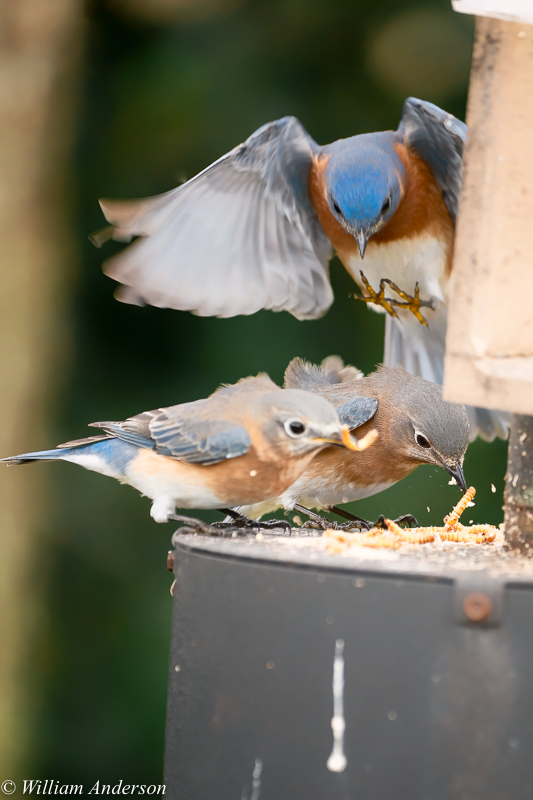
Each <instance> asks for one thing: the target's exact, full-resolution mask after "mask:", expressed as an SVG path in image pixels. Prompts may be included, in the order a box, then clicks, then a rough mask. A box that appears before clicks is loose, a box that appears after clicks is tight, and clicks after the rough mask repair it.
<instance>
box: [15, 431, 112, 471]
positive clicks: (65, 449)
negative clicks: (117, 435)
mask: <svg viewBox="0 0 533 800" xmlns="http://www.w3.org/2000/svg"><path fill="white" fill-rule="evenodd" d="M111 438H113V437H110V436H108V435H103V436H88V437H87V438H85V439H75V440H73V441H72V442H66V443H65V444H58V446H57V447H55V448H54V449H53V450H37V451H36V452H35V453H21V454H20V455H18V456H8V458H0V463H4V464H7V466H8V467H13V466H15V465H16V464H29V463H30V462H31V461H61V460H65V459H68V458H69V457H70V456H71V455H72V454H76V453H80V451H81V450H82V449H85V450H88V449H89V447H90V446H91V445H94V444H96V443H97V442H103V441H105V440H108V439H111Z"/></svg>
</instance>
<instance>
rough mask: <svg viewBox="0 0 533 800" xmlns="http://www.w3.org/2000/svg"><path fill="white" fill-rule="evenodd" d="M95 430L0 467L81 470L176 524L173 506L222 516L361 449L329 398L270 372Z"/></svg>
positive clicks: (102, 424)
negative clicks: (63, 465)
mask: <svg viewBox="0 0 533 800" xmlns="http://www.w3.org/2000/svg"><path fill="white" fill-rule="evenodd" d="M361 402H362V403H363V404H364V402H366V401H363V400H362V401H361ZM92 427H96V428H102V429H103V430H104V431H105V433H104V434H103V435H101V436H91V437H89V438H87V439H78V440H76V441H72V442H67V443H66V444H63V445H59V446H58V448H56V449H55V450H43V451H40V452H37V453H23V454H22V455H18V456H12V457H11V458H4V459H2V460H3V461H5V462H7V464H8V465H12V464H24V463H27V462H29V461H54V460H59V461H72V462H73V463H74V464H80V465H81V466H82V467H85V468H86V469H90V470H93V471H94V472H100V473H102V474H103V475H108V476H110V477H112V478H116V479H117V480H118V481H120V482H121V483H127V484H129V485H130V486H133V487H135V488H136V489H138V491H140V492H141V493H142V494H143V495H146V496H147V497H150V498H151V500H152V501H153V504H152V508H151V511H150V514H151V516H152V517H153V519H154V520H155V521H156V522H166V521H167V520H168V519H188V518H181V517H177V516H176V515H175V514H174V511H175V508H176V507H179V508H203V509H222V508H223V509H225V508H226V507H228V506H229V507H233V506H241V505H249V504H253V503H258V502H262V501H265V500H267V499H268V498H270V497H277V496H278V495H279V494H281V493H282V492H283V491H284V490H285V489H287V487H288V486H290V485H291V484H292V483H294V481H295V480H296V479H297V478H298V476H299V475H300V474H301V473H302V472H303V470H304V469H305V468H306V467H307V466H308V465H309V462H310V461H311V459H312V458H313V457H314V456H315V455H316V454H317V453H318V452H319V451H320V450H321V449H322V448H324V447H327V446H329V445H332V444H338V445H341V446H342V445H344V446H346V447H357V446H358V445H357V440H354V439H353V438H352V437H351V436H350V434H349V431H348V428H347V427H346V426H344V427H342V426H341V423H340V422H339V417H338V415H337V412H336V411H335V408H334V407H333V405H332V404H331V403H330V402H329V401H328V400H326V399H325V398H323V397H321V396H320V395H318V394H316V393H311V392H306V391H304V390H301V389H280V388H279V387H278V386H276V384H275V383H273V382H272V381H271V380H270V378H269V377H268V376H266V375H259V376H257V377H255V378H245V379H243V380H241V381H239V382H238V383H237V384H235V385H233V386H226V387H223V388H221V389H219V390H218V391H216V392H215V393H214V394H212V395H211V396H210V397H209V398H207V399H204V400H198V401H196V402H193V403H183V404H182V405H177V406H170V407H169V408H158V409H156V410H155V411H145V412H144V413H142V414H138V415H137V416H135V417H130V418H129V419H126V420H125V421H123V422H94V423H92ZM371 439H372V437H371ZM368 441H370V440H369V439H368V438H367V442H368ZM363 446H364V445H363ZM200 524H201V523H200Z"/></svg>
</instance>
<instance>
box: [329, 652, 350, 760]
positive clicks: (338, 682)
mask: <svg viewBox="0 0 533 800" xmlns="http://www.w3.org/2000/svg"><path fill="white" fill-rule="evenodd" d="M343 653H344V640H343V639H337V641H336V642H335V656H334V658H333V718H332V720H331V730H332V731H333V750H332V751H331V755H330V757H329V758H328V761H327V767H328V769H329V770H330V772H344V770H345V769H346V764H347V763H348V761H347V759H346V756H345V755H344V729H345V728H346V722H345V721H344V656H343Z"/></svg>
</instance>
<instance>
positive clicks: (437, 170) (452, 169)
mask: <svg viewBox="0 0 533 800" xmlns="http://www.w3.org/2000/svg"><path fill="white" fill-rule="evenodd" d="M398 133H399V134H400V135H401V136H402V137H403V140H404V142H405V144H406V145H407V146H408V147H410V148H411V149H412V150H414V152H415V153H416V154H417V155H419V156H420V158H422V159H423V160H424V161H425V162H426V163H428V164H430V166H431V167H432V169H433V173H434V175H435V179H436V181H437V184H438V186H439V189H440V190H441V192H442V196H443V197H444V202H445V203H446V206H447V208H448V211H449V212H450V214H451V215H452V217H453V219H454V221H455V218H456V216H457V203H458V200H459V192H460V191H461V184H462V182H463V147H464V143H465V142H466V135H467V133H468V128H467V126H466V125H465V123H464V122H461V120H459V119H457V117H454V116H453V114H448V113H447V112H446V111H443V110H442V108H439V107H438V106H435V105H433V103H428V102H426V101H424V100H417V98H416V97H408V98H407V100H405V102H404V104H403V109H402V118H401V121H400V125H399V127H398Z"/></svg>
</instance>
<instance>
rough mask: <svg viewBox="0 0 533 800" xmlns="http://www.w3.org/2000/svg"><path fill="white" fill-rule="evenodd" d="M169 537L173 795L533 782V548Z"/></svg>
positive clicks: (521, 797)
mask: <svg viewBox="0 0 533 800" xmlns="http://www.w3.org/2000/svg"><path fill="white" fill-rule="evenodd" d="M173 542H174V545H175V563H174V572H175V579H176V583H175V590H174V600H173V603H174V607H173V622H172V642H171V656H170V675H169V695H168V713H167V732H166V752H165V783H166V787H167V788H166V796H167V797H169V798H171V799H172V800H174V798H175V799H176V800H178V799H179V800H359V798H361V800H374V799H375V800H450V799H451V798H457V799H458V800H531V798H533V631H532V623H533V565H532V564H531V561H529V560H528V559H525V558H523V557H520V556H516V555H506V556H505V555H502V553H501V551H497V550H496V549H492V550H491V548H490V547H485V548H475V549H473V548H466V547H460V546H457V545H456V546H453V545H446V546H445V547H444V548H443V550H441V551H436V550H435V549H431V550H428V549H427V548H424V547H419V548H416V547H410V548H407V552H404V548H402V552H401V553H399V552H398V551H376V550H366V551H365V552H364V553H361V549H360V548H358V553H357V554H356V555H353V556H352V555H350V556H348V555H346V554H342V555H337V556H335V555H331V554H328V553H325V552H324V551H323V550H321V549H320V545H319V544H318V541H317V539H316V538H311V537H302V536H299V537H291V538H289V537H271V536H265V537H264V539H263V541H256V540H255V538H254V537H253V536H252V537H250V538H249V539H230V540H228V539H213V538H209V537H205V536H190V535H183V534H181V535H180V534H179V533H178V534H176V535H175V537H174V539H173ZM334 673H335V676H334ZM333 717H335V719H334V723H333V726H332V718H333ZM333 729H334V730H333Z"/></svg>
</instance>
